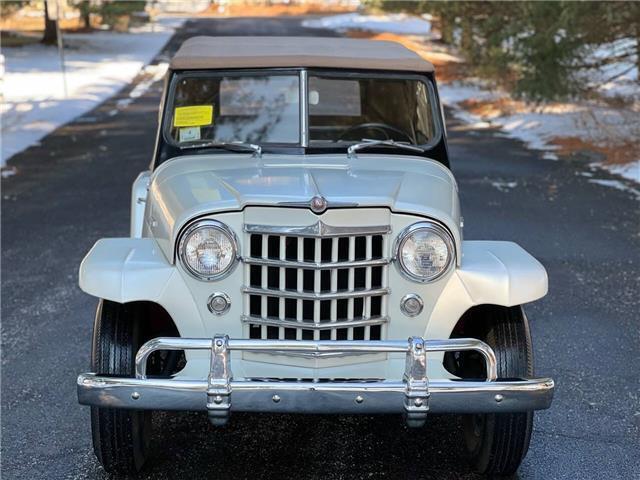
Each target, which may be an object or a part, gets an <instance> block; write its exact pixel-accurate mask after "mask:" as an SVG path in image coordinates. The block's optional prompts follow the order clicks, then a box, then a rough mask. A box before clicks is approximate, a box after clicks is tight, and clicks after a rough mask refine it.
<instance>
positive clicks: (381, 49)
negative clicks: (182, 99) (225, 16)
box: [171, 37, 433, 72]
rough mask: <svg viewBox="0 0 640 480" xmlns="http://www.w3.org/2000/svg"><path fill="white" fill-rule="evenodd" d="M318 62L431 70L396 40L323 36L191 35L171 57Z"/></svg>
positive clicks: (193, 62) (183, 65) (179, 63)
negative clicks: (395, 41)
mask: <svg viewBox="0 0 640 480" xmlns="http://www.w3.org/2000/svg"><path fill="white" fill-rule="evenodd" d="M265 67H267V68H268V67H320V68H343V69H354V70H355V69H366V70H399V71H410V72H433V65H432V64H431V63H429V62H427V61H426V60H424V59H423V58H422V57H420V56H419V55H417V54H416V53H414V52H412V51H411V50H409V49H408V48H405V47H404V46H402V45H400V44H399V43H394V42H386V41H377V40H375V41H374V40H361V39H355V38H331V37H326V38H321V37H193V38H190V39H189V40H187V41H186V42H184V43H183V44H182V46H181V47H180V49H179V50H178V52H177V53H176V54H175V56H174V57H173V59H172V60H171V68H172V69H174V70H193V69H224V68H265Z"/></svg>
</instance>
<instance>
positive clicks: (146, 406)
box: [77, 373, 554, 414]
mask: <svg viewBox="0 0 640 480" xmlns="http://www.w3.org/2000/svg"><path fill="white" fill-rule="evenodd" d="M230 389H231V392H232V393H231V395H230V397H231V408H230V410H231V411H235V412H280V413H325V414H352V413H355V414H357V413H401V412H403V411H404V406H403V401H404V399H405V383H404V382H398V381H382V382H380V381H376V382H367V383H363V382H344V383H342V382H329V383H308V382H299V383H298V382H268V381H244V380H239V381H238V380H232V381H231V382H230ZM77 390H78V401H79V402H80V403H81V404H82V405H91V406H97V407H108V408H130V409H142V410H190V411H206V410H207V408H206V404H207V382H206V381H205V380H178V379H151V380H139V379H135V378H119V377H103V376H98V375H96V374H94V373H85V374H81V375H80V376H78V381H77ZM553 391H554V382H553V380H552V379H550V378H536V379H522V380H508V381H501V380H499V381H496V382H471V381H465V380H445V379H437V380H435V379H430V380H429V412H431V413H507V412H525V411H532V410H544V409H546V408H549V407H550V406H551V401H552V399H553ZM134 393H135V394H137V395H134ZM274 395H277V396H278V397H279V399H280V400H279V401H278V402H277V403H276V402H274V400H273V397H274ZM358 396H359V397H361V398H362V401H361V402H360V403H358V402H357V401H356V397H358ZM134 397H135V398H136V399H134ZM498 398H499V399H500V401H498Z"/></svg>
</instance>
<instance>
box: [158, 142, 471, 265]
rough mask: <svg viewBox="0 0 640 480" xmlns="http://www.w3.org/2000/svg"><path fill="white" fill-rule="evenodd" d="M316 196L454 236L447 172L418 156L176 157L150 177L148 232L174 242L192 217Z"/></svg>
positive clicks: (453, 192) (453, 193)
mask: <svg viewBox="0 0 640 480" xmlns="http://www.w3.org/2000/svg"><path fill="white" fill-rule="evenodd" d="M314 196H322V197H324V198H325V199H326V200H327V202H328V204H329V208H331V207H332V206H333V207H348V206H351V207H356V206H359V207H387V208H389V209H390V210H391V211H393V212H396V213H406V214H415V215H419V216H426V217H430V218H434V219H437V220H439V221H441V222H442V223H444V224H445V225H446V226H447V227H448V228H449V230H450V231H451V232H452V233H453V236H454V237H455V240H456V243H459V242H460V232H459V225H460V206H459V200H458V191H457V186H456V182H455V180H454V178H453V175H452V174H451V172H450V171H449V170H448V169H447V168H446V167H444V166H443V165H441V164H440V163H438V162H436V161H433V160H429V159H425V158H423V157H411V156H401V155H379V154H376V155H364V154H359V155H358V156H357V158H352V159H350V158H347V157H346V155H323V156H318V155H276V154H265V155H263V156H262V158H256V157H254V156H252V155H244V154H212V155H198V156H185V157H180V158H175V159H172V160H169V161H167V162H165V163H163V164H162V165H161V166H160V167H158V168H157V169H156V170H155V172H154V173H153V175H152V177H151V183H150V187H149V194H148V198H147V209H146V218H145V221H146V231H148V232H150V233H151V234H152V235H153V236H155V237H156V238H158V239H159V240H160V239H162V240H166V241H167V242H166V243H167V244H173V239H175V238H176V236H177V235H178V233H179V231H180V229H181V228H182V227H183V226H184V225H185V223H187V222H189V221H190V220H191V219H193V218H196V217H199V216H202V215H207V214H211V213H219V212H228V211H239V210H242V209H243V208H244V207H247V206H273V207H277V206H285V205H286V206H291V205H295V206H298V205H300V206H303V205H307V204H309V201H310V199H311V198H312V197H314ZM161 243H165V242H161ZM165 253H167V256H168V257H169V258H171V256H172V255H171V254H170V253H169V252H165Z"/></svg>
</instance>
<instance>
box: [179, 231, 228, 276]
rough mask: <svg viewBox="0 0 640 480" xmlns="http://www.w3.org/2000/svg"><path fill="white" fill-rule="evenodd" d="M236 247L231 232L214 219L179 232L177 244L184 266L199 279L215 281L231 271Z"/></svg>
mask: <svg viewBox="0 0 640 480" xmlns="http://www.w3.org/2000/svg"><path fill="white" fill-rule="evenodd" d="M237 250H238V246H237V242H236V238H235V235H234V234H233V232H232V231H231V230H230V229H229V227H227V226H226V225H225V224H223V223H220V222H217V221H215V220H203V221H201V222H196V223H194V224H193V225H191V226H190V227H189V228H188V229H187V230H186V231H185V232H184V234H183V235H182V238H181V240H180V246H179V252H180V259H181V261H182V264H183V265H184V267H185V268H186V269H187V271H188V272H189V273H191V274H192V275H194V276H195V277H197V278H200V279H202V280H215V279H218V278H221V277H223V276H224V275H225V274H227V273H228V272H229V271H231V268H232V267H233V265H234V264H235V261H236V252H237Z"/></svg>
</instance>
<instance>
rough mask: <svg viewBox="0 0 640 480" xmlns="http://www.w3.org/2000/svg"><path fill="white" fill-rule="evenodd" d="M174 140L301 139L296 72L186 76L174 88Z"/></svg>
mask: <svg viewBox="0 0 640 480" xmlns="http://www.w3.org/2000/svg"><path fill="white" fill-rule="evenodd" d="M170 121H171V124H170V129H169V130H170V135H171V138H172V140H173V141H174V142H176V143H178V144H179V145H180V144H185V145H186V144H189V143H193V142H198V143H201V142H246V143H257V144H264V143H293V144H298V143H299V142H300V87H299V77H298V76H297V75H259V76H258V75H253V76H249V75H244V76H204V75H202V76H196V75H194V76H191V75H189V76H185V77H183V78H181V79H180V80H179V81H178V83H177V85H176V88H175V93H174V98H173V109H172V111H171V119H170Z"/></svg>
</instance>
